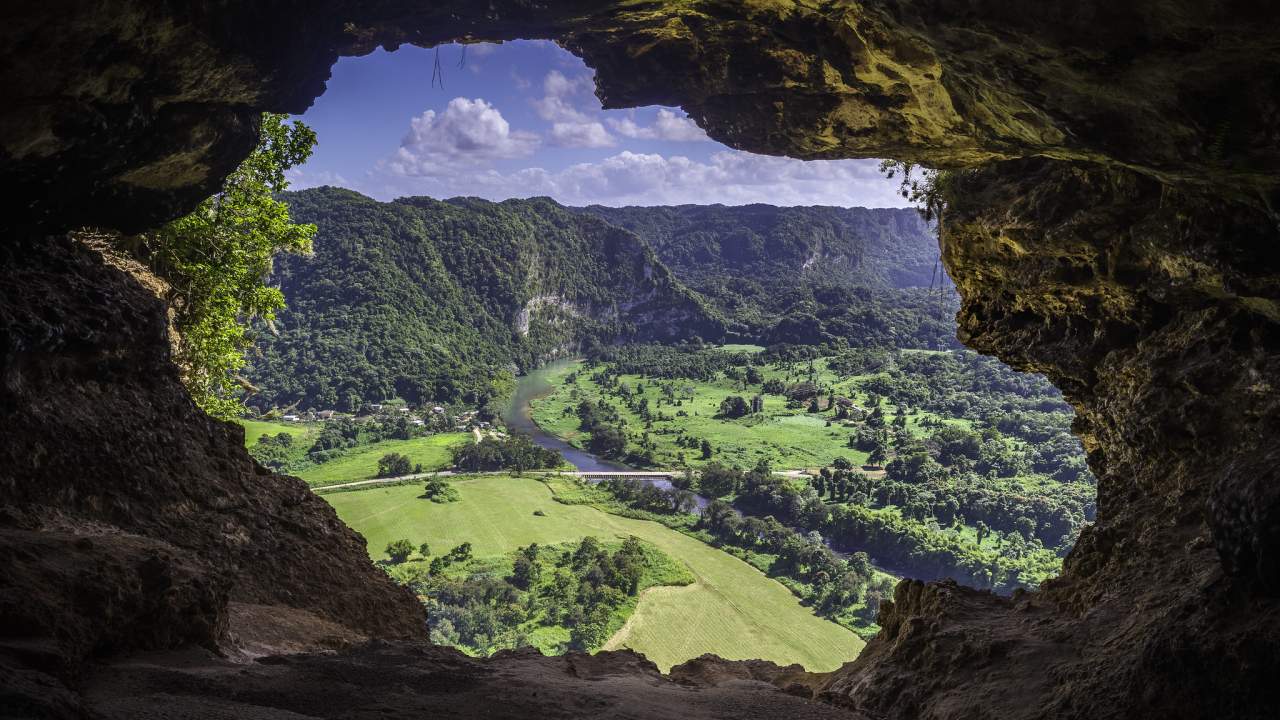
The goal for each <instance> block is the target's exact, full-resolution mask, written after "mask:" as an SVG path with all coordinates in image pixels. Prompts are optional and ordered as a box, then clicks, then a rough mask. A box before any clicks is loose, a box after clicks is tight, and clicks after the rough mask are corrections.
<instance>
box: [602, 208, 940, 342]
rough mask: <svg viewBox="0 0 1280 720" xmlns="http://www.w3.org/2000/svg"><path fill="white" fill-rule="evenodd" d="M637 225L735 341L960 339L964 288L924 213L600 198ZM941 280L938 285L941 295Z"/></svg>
mask: <svg viewBox="0 0 1280 720" xmlns="http://www.w3.org/2000/svg"><path fill="white" fill-rule="evenodd" d="M580 212H584V213H589V214H592V215H596V216H598V217H602V218H605V219H607V220H608V221H609V222H611V223H614V224H616V225H618V226H620V227H624V228H626V229H628V230H631V231H633V232H635V233H636V234H637V235H639V236H640V237H641V238H643V239H644V240H645V242H647V243H648V244H649V245H650V246H652V247H653V249H654V251H655V252H656V253H657V255H658V257H659V258H660V259H661V260H662V261H663V262H664V263H665V264H666V265H667V266H668V267H670V268H671V271H672V272H673V273H675V275H676V277H678V278H680V279H681V280H682V281H683V282H685V283H687V284H688V285H689V286H690V287H692V288H694V289H695V290H697V291H698V292H699V293H701V294H702V295H703V296H705V297H706V298H707V301H708V302H709V303H711V304H712V305H713V306H714V307H715V308H716V309H717V310H718V311H719V312H720V314H722V315H723V316H724V317H725V318H726V320H727V322H728V327H727V330H728V338H729V339H730V340H732V341H740V340H741V341H749V342H760V343H763V344H766V345H769V344H774V343H800V344H822V343H831V342H839V341H840V340H841V339H844V340H847V341H849V342H851V343H854V344H856V345H864V346H865V345H873V344H877V345H878V344H884V345H889V346H892V347H923V348H932V349H938V348H943V347H954V346H955V331H954V323H953V322H952V321H951V317H952V316H953V315H954V313H955V309H956V300H955V297H954V292H949V291H940V290H938V288H942V287H943V286H944V284H946V283H947V281H946V279H945V274H944V273H943V271H942V270H941V268H940V266H939V263H938V254H939V253H938V241H937V237H936V235H935V233H934V231H933V228H932V226H931V225H930V224H929V223H928V222H926V221H925V220H924V219H922V218H921V216H920V213H919V212H918V211H916V210H914V209H895V208H877V209H867V208H836V207H774V206H771V205H746V206H739V207H727V206H724V205H680V206H675V207H624V208H609V207H602V206H595V205H593V206H590V207H587V208H582V209H581V210H580ZM930 288H935V289H934V290H933V291H931V290H930Z"/></svg>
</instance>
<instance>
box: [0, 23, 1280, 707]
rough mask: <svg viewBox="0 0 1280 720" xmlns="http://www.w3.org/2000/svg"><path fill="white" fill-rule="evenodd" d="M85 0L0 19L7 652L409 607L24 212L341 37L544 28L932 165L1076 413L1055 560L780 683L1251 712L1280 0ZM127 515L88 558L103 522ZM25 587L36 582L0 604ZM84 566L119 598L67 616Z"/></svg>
mask: <svg viewBox="0 0 1280 720" xmlns="http://www.w3.org/2000/svg"><path fill="white" fill-rule="evenodd" d="M80 5H81V4H79V3H65V2H57V1H53V2H47V3H42V4H38V5H31V4H23V5H19V4H11V5H9V6H6V7H5V8H4V9H3V10H0V40H3V42H0V95H2V96H3V97H4V98H5V99H6V101H7V102H6V103H4V104H0V180H2V181H3V182H4V183H5V184H6V187H9V188H16V189H15V190H13V191H11V192H9V193H6V194H5V196H4V200H3V205H2V206H0V217H2V218H3V221H0V229H3V230H5V235H4V240H3V242H4V244H5V247H6V248H7V250H6V253H7V254H6V256H5V264H4V265H3V269H0V280H3V283H0V288H4V292H0V341H2V343H0V352H3V355H2V356H0V357H2V362H3V365H2V366H0V377H3V379H4V385H3V391H2V392H0V419H2V420H3V427H4V428H5V429H6V436H5V440H4V441H3V445H4V447H3V448H0V453H2V454H0V459H3V460H4V462H5V466H4V467H3V469H0V483H2V484H0V489H3V490H4V492H5V502H4V503H3V504H4V512H3V515H0V528H3V537H4V545H5V547H6V548H16V549H13V550H6V551H5V552H7V553H8V555H7V556H6V557H8V558H11V560H12V561H11V562H8V563H6V564H5V565H4V566H3V567H4V572H5V573H6V574H5V575H4V576H3V578H2V579H3V583H4V584H0V602H4V603H6V604H4V605H0V607H5V608H6V614H5V617H6V621H7V620H8V618H9V617H11V616H12V617H15V618H21V620H20V621H12V622H8V621H7V622H6V623H4V624H3V625H0V630H3V638H6V639H5V642H4V644H5V647H6V648H10V647H19V646H20V647H23V648H28V649H29V648H31V647H37V646H38V647H44V645H40V643H45V644H46V645H49V646H50V647H53V646H56V647H59V648H62V650H61V651H59V652H62V655H58V654H56V653H55V654H54V657H63V658H67V659H68V662H72V663H74V662H76V658H79V657H82V656H83V654H84V653H85V652H88V651H91V650H93V649H98V650H99V651H101V650H110V649H113V648H120V647H128V646H129V644H130V643H135V644H142V645H144V646H156V645H168V644H182V643H188V644H190V643H195V644H204V645H210V644H217V643H218V642H219V640H218V638H222V637H224V636H225V635H226V632H227V631H226V630H225V629H224V628H225V627H226V626H227V625H228V624H229V623H230V622H231V621H230V619H229V618H231V617H232V616H233V614H232V613H229V612H228V611H227V610H226V607H227V602H228V601H229V600H234V599H236V598H237V597H239V598H240V599H241V600H242V601H243V602H244V603H247V604H255V605H259V606H267V607H289V608H294V609H302V610H304V611H305V609H306V608H312V609H314V610H315V611H316V612H318V613H319V614H320V615H322V616H323V617H324V618H327V619H334V620H338V621H340V622H346V623H348V624H351V625H355V626H356V627H352V628H350V629H351V630H352V631H358V632H360V633H363V634H368V635H374V636H387V637H397V636H405V635H412V634H413V633H414V632H415V630H414V628H415V627H416V626H415V623H417V622H418V621H420V614H418V613H417V611H416V610H415V608H414V607H412V601H411V599H408V598H406V597H404V596H403V595H402V594H397V593H396V591H395V590H393V589H392V588H391V587H390V586H389V585H388V584H387V583H386V582H384V581H381V580H379V579H377V578H376V577H374V576H372V575H371V572H372V571H371V570H370V569H369V568H368V566H367V565H366V564H363V560H362V556H361V552H362V551H361V548H360V547H359V542H358V540H357V539H356V538H355V537H354V536H353V535H352V534H351V533H350V532H349V531H347V530H345V529H343V528H341V527H340V526H339V525H338V524H337V521H336V519H335V518H334V517H333V515H332V513H331V512H328V511H327V510H326V509H324V508H323V507H322V504H321V503H319V502H318V501H315V500H314V499H313V498H310V496H309V495H308V494H307V493H306V491H305V489H304V488H302V487H301V486H300V485H298V484H297V483H294V482H292V481H288V480H284V479H281V478H275V477H273V476H270V475H265V474H261V473H259V471H257V470H256V469H254V468H253V466H252V464H251V463H250V461H249V460H248V459H247V458H246V456H245V455H244V453H243V450H242V448H241V447H240V445H239V442H238V438H237V437H235V436H234V433H232V432H231V431H230V430H228V429H227V428H225V427H224V426H220V425H217V424H215V423H211V422H210V421H208V420H207V419H203V418H201V417H200V416H199V415H198V414H197V413H196V412H195V410H194V407H193V406H192V405H191V404H190V402H189V400H187V399H186V398H185V397H182V394H181V392H180V389H179V388H178V386H177V381H176V378H175V377H174V376H173V373H172V371H171V369H166V368H167V366H166V362H167V358H166V357H165V356H164V354H163V352H161V348H162V347H163V345H164V339H163V326H162V316H161V315H160V313H159V312H158V310H157V309H156V308H155V307H154V306H147V305H146V303H145V302H144V301H143V300H142V299H141V296H140V295H138V291H137V289H136V288H132V286H131V285H130V284H129V281H128V280H127V278H124V277H123V276H122V275H120V274H119V273H115V274H112V272H110V271H109V270H108V269H105V268H103V267H100V266H97V265H94V261H93V260H92V259H91V258H89V257H87V256H86V255H84V254H83V253H82V252H81V251H78V250H76V249H74V248H71V247H67V246H66V245H65V243H64V242H63V241H61V240H49V239H47V236H48V235H49V234H51V233H55V232H58V231H61V230H64V229H66V228H69V227H76V226H80V225H100V226H109V227H110V226H114V227H118V228H122V229H136V228H143V227H147V226H150V225H153V224H155V223H156V222H158V221H160V220H163V219H165V218H168V217H171V216H173V215H175V214H176V213H180V212H181V211H183V210H184V209H186V208H188V207H190V206H191V205H192V204H193V203H194V202H196V201H197V200H198V199H199V198H201V197H203V196H204V195H206V194H208V193H209V192H210V191H211V190H212V189H213V188H214V187H216V185H217V183H218V182H219V180H220V178H221V177H223V176H224V175H225V174H226V173H227V172H228V171H229V170H230V169H231V168H232V167H234V166H235V164H236V163H237V162H238V161H239V160H240V159H241V158H242V157H243V156H244V154H245V153H247V152H248V150H249V148H250V147H251V146H252V145H253V142H254V140H255V123H256V120H255V118H256V117H257V116H258V113H260V112H261V111H264V110H271V111H293V112H297V111H301V110H303V109H304V108H305V107H306V105H307V104H308V103H309V102H310V100H311V99H312V98H314V97H315V96H316V95H318V94H319V93H320V92H321V91H322V89H323V81H324V79H325V78H326V77H327V73H328V68H329V67H330V65H331V64H332V62H333V61H334V60H335V59H336V58H337V57H338V56H340V55H351V54H361V53H365V52H369V51H371V50H372V49H373V48H375V47H377V46H379V45H383V46H387V47H394V46H396V45H397V44H400V43H406V42H408V43H416V44H420V45H424V46H430V45H432V44H434V43H437V42H441V41H446V40H456V39H467V40H502V39H511V38H516V37H527V38H533V37H536V38H554V39H558V40H559V41H560V42H562V43H563V44H565V45H566V46H567V47H569V48H570V49H572V50H573V51H575V52H577V53H579V54H581V55H582V56H583V57H584V58H585V59H586V61H587V62H588V64H590V65H591V66H593V67H594V68H596V70H597V82H598V91H599V94H600V96H601V98H602V99H603V100H604V102H605V104H606V105H607V106H609V107H619V106H625V105H631V104H640V103H663V104H671V105H676V104H678V105H681V106H683V107H684V108H685V109H686V110H688V111H689V112H690V114H691V115H692V116H693V117H694V118H696V119H697V121H698V122H699V124H701V125H702V126H703V127H705V128H706V129H707V131H708V132H709V133H710V134H711V135H712V137H715V138H717V139H721V140H724V141H725V142H727V143H729V144H731V145H733V146H735V147H740V148H744V149H749V150H755V151H759V152H767V153H774V154H786V155H792V156H796V157H803V158H817V157H826V158H834V157H865V156H889V157H894V158H898V159H906V160H914V161H924V162H928V163H931V164H934V165H937V166H943V167H948V168H953V169H956V170H958V172H957V173H956V175H955V176H954V180H953V183H952V186H951V191H950V193H949V197H950V199H951V204H950V207H949V208H948V210H947V211H946V214H945V216H944V219H943V227H944V237H943V252H944V260H945V262H946V264H947V266H948V268H949V270H950V271H951V274H952V277H953V278H954V279H955V280H956V283H957V286H958V287H959V289H960V292H961V294H962V296H963V307H962V310H961V313H960V324H961V339H962V340H964V341H965V342H966V343H967V344H969V345H970V346H972V347H974V348H976V349H979V350H981V351H983V352H988V353H992V354H995V355H997V356H999V357H1001V358H1003V359H1004V360H1005V361H1007V362H1010V363H1011V364H1013V365H1015V366H1017V367H1022V368H1026V369H1031V370H1037V371H1041V372H1045V373H1047V374H1048V375H1049V377H1050V378H1052V379H1053V381H1054V382H1055V383H1056V384H1057V385H1058V386H1059V387H1061V388H1062V389H1063V391H1064V392H1065V393H1066V395H1067V397H1068V398H1069V399H1070V400H1071V402H1072V403H1074V404H1075V406H1076V408H1077V410H1078V413H1079V419H1078V423H1077V429H1078V431H1079V433H1080V434H1081V436H1082V438H1083V439H1084V441H1085V445H1086V449H1087V451H1088V453H1089V459H1090V463H1091V466H1092V467H1093V469H1094V472H1095V473H1096V474H1097V475H1098V477H1099V478H1100V490H1099V493H1100V494H1099V501H1098V522H1097V525H1096V527H1094V528H1092V529H1089V530H1087V531H1086V532H1085V533H1084V534H1083V535H1082V537H1081V539H1080V542H1079V543H1078V545H1077V547H1076V548H1075V550H1074V551H1073V552H1072V554H1071V556H1070V557H1069V558H1068V560H1067V562H1066V569H1065V572H1064V574H1063V576H1062V578H1061V579H1059V580H1057V581H1055V582H1053V583H1051V584H1049V585H1048V586H1047V587H1046V588H1045V589H1044V590H1043V591H1041V592H1039V593H1035V594H1023V595H1019V596H1015V597H1014V598H1012V599H1000V598H995V597H993V596H990V595H987V594H984V593H979V592H976V591H973V590H968V589H964V588H960V587H958V586H955V585H954V584H950V583H937V584H929V585H925V584H920V583H914V582H904V583H903V584H902V585H900V586H899V588H898V591H897V593H896V596H895V601H894V603H893V604H892V605H891V606H887V607H886V608H885V611H884V617H883V618H882V625H883V627H884V631H883V632H882V633H881V635H880V637H878V638H877V639H875V640H874V641H872V642H871V643H870V644H869V645H868V647H867V649H866V651H865V652H864V654H863V656H862V657H860V658H859V659H858V660H857V661H856V662H855V663H853V664H851V665H850V666H849V667H846V668H844V669H842V670H841V671H838V672H837V673H835V674H833V675H832V676H831V677H828V678H825V679H821V680H812V681H810V682H808V684H807V685H805V686H806V687H810V686H813V685H814V684H817V683H820V691H821V695H822V697H823V698H824V699H826V700H828V701H830V702H833V703H837V704H840V705H843V706H846V707H849V708H851V709H854V710H856V711H858V712H862V713H865V714H866V715H867V716H870V717H901V718H916V717H939V718H944V717H995V716H1002V717H1091V718H1092V717H1151V716H1158V717H1274V716H1275V712H1274V710H1275V708H1276V706H1277V705H1278V704H1280V703H1278V702H1277V698H1276V692H1277V689H1276V686H1275V683H1274V678H1275V677H1276V676H1278V675H1280V657H1278V656H1277V655H1278V653H1280V650H1277V648H1280V637H1277V629H1278V628H1280V610H1278V609H1277V593H1278V590H1280V559H1278V555H1277V553H1280V482H1278V478H1277V469H1276V468H1277V460H1280V458H1278V457H1277V452H1278V451H1277V450H1276V448H1277V444H1276V438H1277V436H1278V432H1277V431H1278V430H1280V428H1278V427H1277V423H1278V413H1277V396H1278V394H1280V393H1278V392H1277V388H1276V387H1275V383H1276V382H1277V378H1278V377H1280V362H1278V360H1277V358H1278V356H1280V331H1278V330H1277V326H1278V324H1280V309H1278V307H1280V306H1278V303H1280V284H1278V283H1280V272H1278V268H1277V259H1276V258H1277V257H1280V253H1278V252H1277V251H1276V248H1277V247H1280V242H1277V241H1278V240H1280V238H1278V237H1277V214H1276V212H1275V210H1274V209H1273V208H1276V207H1280V197H1277V193H1276V177H1277V170H1276V168H1277V167H1280V163H1278V162H1277V161H1278V160H1280V157H1278V155H1280V107H1278V103H1280V71H1278V70H1280V67H1278V66H1280V46H1277V44H1276V41H1275V32H1274V30H1275V28H1276V27H1277V26H1280V22H1277V21H1278V20H1280V6H1278V5H1276V4H1274V3H1260V2H1246V1H1245V0H1222V1H1219V2H1203V1H1202V0H1134V1H1133V2H1115V1H1114V0H1079V1H1078V2H1071V3H1066V2H1064V3H1043V4H1028V3H1026V2H1025V1H1023V2H1015V1H1013V0H882V1H880V2H870V1H867V2H862V3H855V2H850V1H848V0H832V1H830V2H822V3H810V2H787V1H785V0H752V1H751V2H741V1H737V2H730V1H728V0H723V1H721V0H682V1H676V0H669V1H666V2H662V1H659V0H654V1H652V2H643V1H633V2H585V1H582V0H579V1H577V2H569V1H558V2H557V1H552V2H542V3H531V2H528V1H527V0H493V1H492V2H487V3H460V2H442V3H425V2H421V1H420V0H414V1H412V2H410V1H409V0H383V1H380V2H374V1H372V0H345V1H342V0H327V1H322V2H310V3H303V2H283V3H256V2H248V1H247V0H228V1H224V2H216V3H215V2H193V3H181V4H174V3H170V4H162V3H145V2H137V1H129V0H109V1H108V2H103V3H98V4H96V5H94V6H93V7H81V6H80ZM131 288H132V289H131ZM193 479H194V480H197V481H201V482H195V483H193V482H191V481H192V480H193ZM98 527H102V528H105V530H103V531H102V532H99V531H98V530H96V529H91V528H98ZM95 533H96V534H95ZM121 533H122V534H123V536H127V538H125V539H120V540H119V541H118V543H119V544H118V547H119V551H118V552H111V553H109V555H110V557H111V558H113V559H114V560H115V562H110V563H105V564H104V563H103V561H102V558H103V554H102V551H101V549H100V548H101V545H100V544H99V540H97V539H95V538H96V537H99V536H107V535H112V534H121ZM86 537H87V538H88V539H87V541H86V539H85V538H86ZM111 542H113V543H114V542H116V541H115V540H112V541H111ZM109 547H115V546H109ZM53 548H63V549H62V550H57V551H55V550H54V549H53ZM43 558H56V561H50V562H47V563H46V562H44V561H43ZM325 558H329V559H333V558H336V560H334V564H333V566H332V572H329V573H326V574H321V575H319V576H317V575H315V574H314V572H313V570H314V568H315V566H316V565H317V561H318V560H321V559H325ZM99 565H102V572H100V573H97V574H96V575H95V574H93V573H92V572H89V571H88V570H87V569H86V568H89V567H97V566H99ZM348 573H355V574H356V576H357V577H366V578H367V580H368V582H361V583H358V584H357V583H352V582H349V581H344V580H343V578H344V577H346V576H347V574H348ZM361 573H364V574H363V575H361ZM270 574H275V575H278V576H280V577H283V578H285V582H283V583H281V584H280V585H279V587H268V586H266V585H262V584H257V583H255V581H254V580H253V578H255V577H265V576H267V575H270ZM73 578H90V579H88V580H85V581H84V582H85V583H86V584H84V585H76V584H75V582H73V580H72V579H73ZM33 587H34V588H36V591H35V592H36V593H37V594H38V595H39V596H40V597H42V598H47V601H46V602H45V604H44V605H43V607H46V608H49V609H48V610H47V611H44V612H45V614H44V615H38V613H36V612H35V611H31V610H28V611H26V612H27V614H26V615H20V614H18V609H19V608H20V607H21V602H20V598H22V597H23V593H24V592H28V593H30V592H31V591H30V588H33ZM78 587H87V588H90V590H91V591H92V593H96V594H98V595H101V594H103V593H107V594H111V593H113V592H115V593H116V594H115V595H114V597H115V598H116V602H114V603H112V604H109V605H108V606H107V607H109V608H110V611H109V612H106V613H105V614H104V613H98V614H96V615H95V614H93V613H87V612H86V611H85V610H84V607H85V606H84V604H83V603H77V602H76V601H75V598H76V597H78V595H77V592H83V591H81V590H77V588H78ZM156 587H161V588H168V589H171V592H166V593H165V594H163V597H164V598H166V600H165V601H164V602H163V603H162V604H160V605H148V604H147V603H148V602H149V600H148V598H152V597H154V596H155V593H154V592H151V590H154V589H155V588H156ZM113 588H117V589H118V591H116V590H113ZM144 591H145V592H144ZM94 607H97V606H94ZM95 612H96V611H95ZM11 614H12V615H11ZM60 623H61V625H60ZM55 627H70V628H80V629H79V630H75V631H74V632H71V633H70V634H64V635H63V636H58V635H57V632H56V631H55V630H53V629H52V628H55ZM24 633H25V634H24ZM42 633H43V634H42ZM33 638H34V639H33ZM15 652H16V651H15ZM27 652H30V651H29V650H28V651H27ZM37 656H38V657H45V656H44V655H39V653H37ZM24 657H26V656H24ZM802 684H804V683H802Z"/></svg>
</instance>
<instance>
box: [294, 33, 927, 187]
mask: <svg viewBox="0 0 1280 720" xmlns="http://www.w3.org/2000/svg"><path fill="white" fill-rule="evenodd" d="M435 58H436V52H435V50H423V49H420V48H415V47H409V46H406V47H403V48H401V49H400V50H397V51H396V52H394V53H388V52H384V51H382V50H378V51H376V52H374V53H373V54H371V55H367V56H365V57H360V58H343V59H342V60H340V61H339V62H338V64H337V65H336V66H334V68H333V77H332V78H331V79H330V80H329V84H328V88H327V90H326V91H325V93H324V95H322V96H321V97H320V98H318V99H317V100H316V103H315V105H313V106H312V107H311V109H310V110H308V111H307V112H306V113H305V114H303V115H302V116H301V117H302V119H303V120H304V121H305V122H306V123H307V124H309V125H310V126H311V127H313V128H314V129H315V130H316V133H317V136H318V137H319V143H318V145H317V147H316V151H315V154H314V155H313V156H312V158H311V160H309V161H308V162H307V163H306V165H304V166H302V167H300V168H295V169H294V170H291V171H290V173H289V174H290V179H291V180H292V182H293V187H294V189H301V188H305V187H313V186H316V185H340V186H343V187H349V188H352V189H354V190H358V191H360V192H362V193H365V194H367V195H370V196H373V197H375V198H378V199H382V200H389V199H392V198H395V197H400V196H404V195H430V196H432V197H438V198H446V197H453V196H457V195H477V196H480V197H485V198H489V199H491V200H503V199H506V198H511V197H529V196H534V195H549V196H551V197H553V198H555V199H556V200H558V201H560V202H562V203H565V204H567V205H586V204H590V203H600V204H605V205H667V204H678V203H717V202H718V203H725V204H729V205H739V204H745V203H752V202H765V203H771V204H775V205H843V206H856V205H862V206H866V207H888V206H895V207H898V206H903V205H905V204H906V203H905V201H904V200H903V199H902V198H901V197H899V196H898V195H897V193H896V183H894V182H893V181H889V180H885V179H884V178H883V177H882V176H881V175H880V173H879V172H878V171H877V169H876V168H877V165H878V161H876V160H840V161H812V162H803V161H799V160H792V159H787V158H774V157H768V156H763V155H755V154H752V153H745V152H741V151H737V150H731V149H729V148H727V147H725V146H724V145H721V144H720V143H717V142H713V141H711V140H710V139H709V138H707V137H706V135H705V134H704V133H703V132H702V131H701V129H699V128H698V127H697V125H695V124H694V123H693V121H692V120H690V119H689V118H688V117H686V116H685V114H684V113H683V112H682V111H681V110H680V109H679V108H658V107H647V108H638V109H633V110H608V111H606V110H602V109H601V108H600V102H599V100H597V99H596V97H595V95H594V93H593V85H592V72H591V70H590V69H588V68H587V67H586V65H585V64H584V63H583V62H582V61H581V60H580V59H578V58H576V57H574V56H573V55H572V54H570V53H569V52H567V51H565V50H563V49H561V48H560V47H558V46H557V45H555V44H554V43H550V42H545V41H518V42H511V43H505V44H501V45H493V44H483V45H469V46H467V47H466V51H465V57H464V52H463V47H462V46H460V45H446V46H442V47H441V48H440V51H439V60H440V69H441V75H442V78H443V88H441V83H440V82H434V83H433V78H432V75H433V68H434V65H435Z"/></svg>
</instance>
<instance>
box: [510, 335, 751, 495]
mask: <svg viewBox="0 0 1280 720" xmlns="http://www.w3.org/2000/svg"><path fill="white" fill-rule="evenodd" d="M573 363H574V361H573V360H557V361H555V362H553V363H551V364H549V365H544V366H542V367H540V368H538V369H537V370H534V371H533V372H531V373H529V374H528V375H525V376H523V377H520V378H517V381H516V393H515V396H514V397H513V398H511V406H510V407H508V408H507V412H506V414H505V415H504V416H503V418H502V419H503V421H504V422H505V423H506V424H507V429H508V430H511V431H513V432H519V433H524V434H525V435H528V436H530V437H532V438H533V441H534V442H535V443H537V444H538V445H541V446H542V447H544V448H547V449H548V450H554V451H556V452H558V453H560V455H561V456H563V457H564V459H565V460H568V461H569V464H570V465H572V466H574V467H575V468H577V469H578V470H581V471H583V472H602V471H606V470H633V469H634V468H631V467H629V466H627V465H623V464H622V463H616V462H610V461H608V460H602V459H600V458H598V457H596V456H595V455H592V454H591V453H589V452H587V451H586V450H581V449H579V448H576V447H574V446H572V445H570V444H569V443H567V442H565V441H564V440H561V439H560V438H558V437H556V436H555V435H552V434H550V433H548V432H545V431H544V430H543V429H542V428H540V427H538V423H536V422H534V421H533V401H534V400H537V399H539V398H544V397H546V396H548V395H550V394H551V393H552V392H554V391H555V386H554V385H552V384H551V382H550V381H549V380H548V379H547V378H548V377H549V376H550V375H552V374H555V373H558V372H559V371H561V370H563V369H564V368H566V367H568V366H569V365H572V364H573ZM644 481H645V482H647V483H649V484H650V485H653V486H654V487H656V488H659V489H662V490H670V489H671V482H670V481H668V480H663V479H661V478H644ZM694 499H695V502H696V503H697V506H698V510H702V509H703V508H705V507H706V506H707V504H708V503H710V502H711V501H710V500H708V499H707V498H705V497H702V496H701V495H695V496H694ZM735 512H736V511H735Z"/></svg>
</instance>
